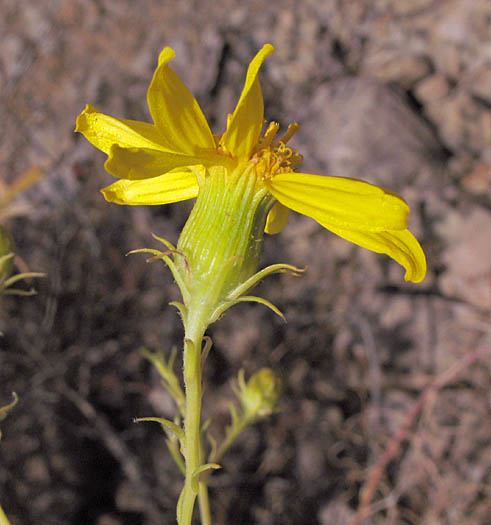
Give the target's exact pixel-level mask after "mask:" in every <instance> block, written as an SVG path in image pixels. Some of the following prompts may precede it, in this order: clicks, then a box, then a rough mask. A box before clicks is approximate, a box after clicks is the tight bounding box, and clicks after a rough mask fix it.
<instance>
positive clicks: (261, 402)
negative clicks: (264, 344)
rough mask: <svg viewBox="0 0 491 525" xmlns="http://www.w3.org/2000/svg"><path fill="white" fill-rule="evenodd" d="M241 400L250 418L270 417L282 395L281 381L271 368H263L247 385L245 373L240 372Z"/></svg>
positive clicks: (239, 393)
mask: <svg viewBox="0 0 491 525" xmlns="http://www.w3.org/2000/svg"><path fill="white" fill-rule="evenodd" d="M238 379H239V392H238V395H239V399H240V402H241V404H242V408H243V409H244V412H245V413H246V414H247V415H248V416H249V417H264V416H268V415H270V414H271V413H272V412H273V411H274V409H275V407H276V404H277V402H278V399H279V397H280V394H281V380H280V378H279V377H278V376H277V375H276V374H275V373H274V372H273V370H271V368H261V369H260V370H258V371H257V372H256V373H255V374H253V375H252V376H251V378H250V379H249V381H248V382H247V383H246V382H245V380H244V371H243V370H241V371H240V372H239V378H238Z"/></svg>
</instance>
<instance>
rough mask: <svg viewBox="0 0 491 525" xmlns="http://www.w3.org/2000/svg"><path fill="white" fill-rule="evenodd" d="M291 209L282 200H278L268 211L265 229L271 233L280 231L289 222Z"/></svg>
mask: <svg viewBox="0 0 491 525" xmlns="http://www.w3.org/2000/svg"><path fill="white" fill-rule="evenodd" d="M289 213H290V212H289V210H288V208H287V207H286V206H283V204H281V202H276V203H275V205H274V206H273V207H272V208H271V211H270V212H269V213H268V218H267V219H266V226H265V228H264V231H265V232H266V233H269V234H275V233H280V232H281V231H283V229H284V228H285V227H286V225H287V224H288V215H289Z"/></svg>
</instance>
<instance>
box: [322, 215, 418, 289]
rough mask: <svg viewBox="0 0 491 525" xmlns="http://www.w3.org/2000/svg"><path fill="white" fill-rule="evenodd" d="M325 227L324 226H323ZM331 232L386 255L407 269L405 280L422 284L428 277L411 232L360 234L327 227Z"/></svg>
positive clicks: (416, 242)
mask: <svg viewBox="0 0 491 525" xmlns="http://www.w3.org/2000/svg"><path fill="white" fill-rule="evenodd" d="M323 226H324V225H323ZM327 228H328V229H329V230H330V231H332V232H333V233H335V234H336V235H339V236H340V237H343V239H346V240H348V241H350V242H353V243H355V244H358V245H359V246H363V248H367V249H369V250H372V251H374V252H377V253H385V254H387V255H389V256H390V257H392V259H394V260H396V261H397V262H398V263H399V264H400V265H401V266H403V267H404V268H405V269H406V274H405V276H404V279H405V280H406V281H413V282H415V283H419V282H421V281H422V280H423V279H424V278H425V275H426V257H425V254H424V252H423V250H422V248H421V246H420V245H419V242H418V241H417V240H416V239H415V238H414V236H413V234H412V233H411V232H410V231H409V230H397V231H385V232H360V231H353V230H342V229H341V228H333V227H332V226H328V227H327Z"/></svg>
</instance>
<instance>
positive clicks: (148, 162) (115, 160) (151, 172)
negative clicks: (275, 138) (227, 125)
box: [104, 145, 229, 180]
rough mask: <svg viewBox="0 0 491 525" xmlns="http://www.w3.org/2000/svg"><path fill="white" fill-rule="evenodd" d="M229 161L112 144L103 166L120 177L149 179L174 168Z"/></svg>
mask: <svg viewBox="0 0 491 525" xmlns="http://www.w3.org/2000/svg"><path fill="white" fill-rule="evenodd" d="M227 161H229V159H227V158H225V157H220V156H218V155H213V154H210V155H203V156H201V157H193V156H191V155H184V154H181V153H172V152H169V151H161V150H155V149H149V148H120V147H119V146H116V145H115V146H113V147H112V148H111V151H110V152H109V158H108V159H107V160H106V163H105V164H104V167H105V168H106V171H107V172H108V173H110V174H111V175H114V176H115V177H119V178H120V179H130V180H138V179H150V178H152V177H156V176H158V175H163V174H164V173H167V172H168V171H171V170H173V169H175V168H182V167H186V166H195V165H204V166H209V165H214V164H223V163H224V162H227Z"/></svg>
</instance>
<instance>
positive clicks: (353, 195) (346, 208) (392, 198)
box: [268, 172, 409, 232]
mask: <svg viewBox="0 0 491 525" xmlns="http://www.w3.org/2000/svg"><path fill="white" fill-rule="evenodd" d="M268 186H269V189H270V191H271V193H272V194H273V195H274V196H275V197H276V199H278V200H279V201H280V202H281V203H282V204H284V205H285V206H287V207H288V208H290V209H292V210H295V211H297V212H299V213H303V214H304V215H308V216H309V217H312V218H313V219H315V220H316V221H318V222H320V223H321V224H322V225H323V226H325V227H326V228H330V227H331V225H332V226H335V227H337V228H343V229H355V230H361V231H375V232H376V231H384V230H403V229H405V228H406V227H407V216H408V214H409V206H408V205H407V204H406V202H405V201H404V200H403V199H402V198H401V197H399V196H398V195H395V194H393V193H390V192H388V191H387V190H384V189H383V188H380V187H379V186H374V185H373V184H369V183H368V182H362V181H359V180H354V179H347V178H344V177H327V176H322V175H309V174H307V173H296V172H290V173H280V174H278V175H276V176H275V177H273V178H272V179H271V181H269V183H268Z"/></svg>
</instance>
